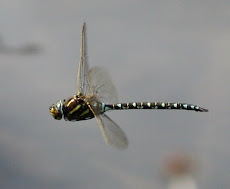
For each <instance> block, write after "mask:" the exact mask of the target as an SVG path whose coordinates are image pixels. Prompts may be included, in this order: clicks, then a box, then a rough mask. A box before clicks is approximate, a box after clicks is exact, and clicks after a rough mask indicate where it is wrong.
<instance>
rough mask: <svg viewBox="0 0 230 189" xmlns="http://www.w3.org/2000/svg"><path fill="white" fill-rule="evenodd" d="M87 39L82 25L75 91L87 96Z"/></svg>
mask: <svg viewBox="0 0 230 189" xmlns="http://www.w3.org/2000/svg"><path fill="white" fill-rule="evenodd" d="M87 53H88V52H87V39H86V24H85V23H84V24H83V27H82V34H81V49H80V60H79V66H78V74H77V90H78V93H81V94H87V90H88V87H89V78H88V72H89V66H88V60H87V59H88V57H87Z"/></svg>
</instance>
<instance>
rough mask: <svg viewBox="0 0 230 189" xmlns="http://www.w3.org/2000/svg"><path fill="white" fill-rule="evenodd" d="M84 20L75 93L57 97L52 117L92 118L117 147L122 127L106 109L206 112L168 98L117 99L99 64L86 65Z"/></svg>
mask: <svg viewBox="0 0 230 189" xmlns="http://www.w3.org/2000/svg"><path fill="white" fill-rule="evenodd" d="M87 57H88V56H87V40H86V24H85V23H84V24H83V27H82V34H81V49H80V61H79V67H78V74H77V91H78V93H77V94H76V95H74V96H73V97H70V98H68V99H64V100H60V101H58V102H57V103H56V104H53V105H52V106H51V107H50V109H49V110H50V113H51V115H52V116H53V117H54V119H57V120H60V119H62V117H64V119H65V120H66V121H81V120H88V119H92V118H94V117H95V118H96V120H97V122H98V125H99V126H100V129H101V131H102V135H103V137H104V140H105V142H106V143H107V144H109V145H111V146H113V147H116V148H118V149H124V148H126V147H127V146H128V140H127V137H126V135H125V133H124V132H123V131H122V129H121V128H120V127H119V126H118V125H117V124H116V123H115V122H114V121H113V120H112V119H111V118H109V116H107V115H106V114H105V112H107V111H110V110H128V109H175V110H192V111H197V112H207V111H208V110H207V109H204V108H201V107H199V106H196V105H192V104H187V103H169V102H129V103H118V99H117V92H116V89H115V87H114V85H113V82H112V80H111V78H110V76H109V75H108V73H107V72H106V71H104V69H103V68H101V67H93V68H91V69H89V66H88V61H87Z"/></svg>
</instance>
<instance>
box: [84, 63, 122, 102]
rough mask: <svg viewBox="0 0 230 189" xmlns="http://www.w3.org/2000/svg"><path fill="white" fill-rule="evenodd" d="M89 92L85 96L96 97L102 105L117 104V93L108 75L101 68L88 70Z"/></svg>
mask: <svg viewBox="0 0 230 189" xmlns="http://www.w3.org/2000/svg"><path fill="white" fill-rule="evenodd" d="M88 75H89V90H88V93H87V95H86V96H96V97H97V100H99V101H100V102H103V103H117V101H118V98H117V91H116V88H115V86H114V85H113V82H112V80H111V78H110V76H109V75H108V73H107V72H106V71H105V70H104V69H103V68H101V67H93V68H91V69H90V70H89V74H88Z"/></svg>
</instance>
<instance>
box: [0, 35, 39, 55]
mask: <svg viewBox="0 0 230 189" xmlns="http://www.w3.org/2000/svg"><path fill="white" fill-rule="evenodd" d="M41 51H42V48H41V46H40V45H38V44H36V43H28V44H25V45H22V46H19V47H13V46H8V45H6V44H5V43H4V41H3V39H2V38H0V54H10V55H11V54H20V55H32V54H38V53H40V52H41Z"/></svg>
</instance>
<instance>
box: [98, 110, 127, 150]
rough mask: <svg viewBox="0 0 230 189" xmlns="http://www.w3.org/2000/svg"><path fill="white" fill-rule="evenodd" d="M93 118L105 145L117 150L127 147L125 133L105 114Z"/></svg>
mask: <svg viewBox="0 0 230 189" xmlns="http://www.w3.org/2000/svg"><path fill="white" fill-rule="evenodd" d="M95 117H96V119H97V122H98V124H99V126H100V128H101V132H102V135H103V137H104V140H105V142H106V143H107V144H109V145H111V146H113V147H116V148H117V149H125V148H127V147H128V139H127V137H126V136H125V133H124V132H123V131H122V129H121V128H120V127H119V126H118V125H117V124H116V123H115V122H114V121H113V120H112V119H110V118H109V117H108V116H107V115H105V114H100V115H96V116H95Z"/></svg>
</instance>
